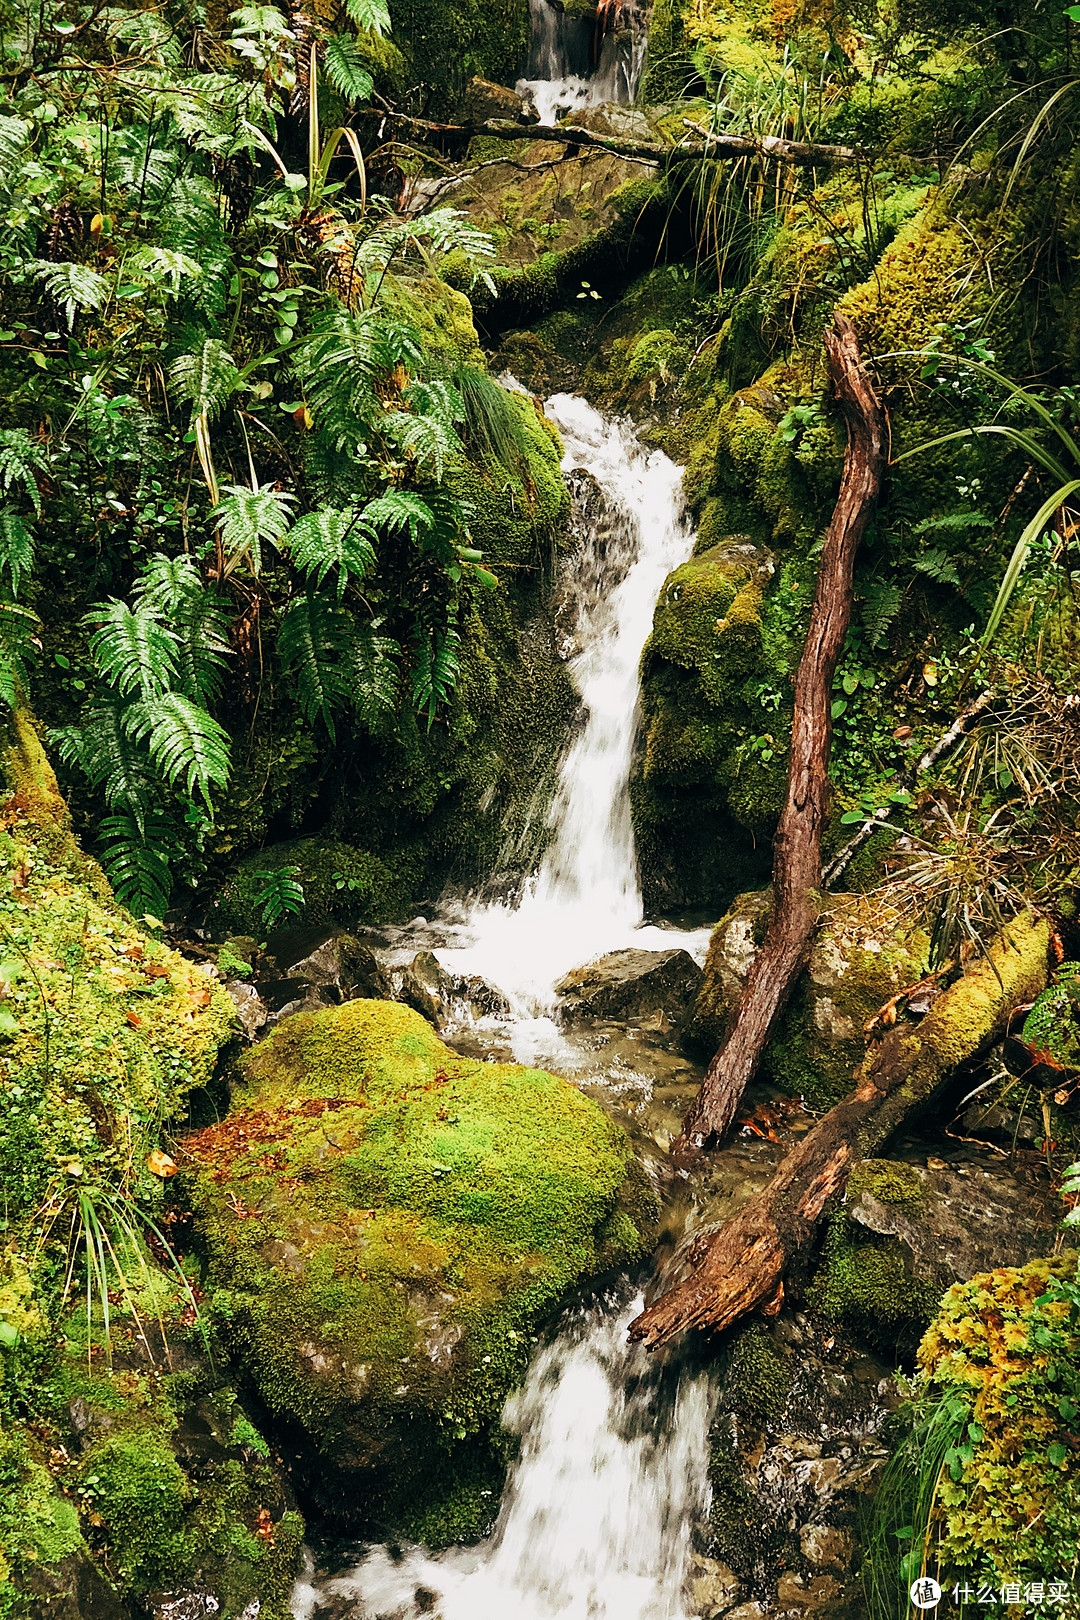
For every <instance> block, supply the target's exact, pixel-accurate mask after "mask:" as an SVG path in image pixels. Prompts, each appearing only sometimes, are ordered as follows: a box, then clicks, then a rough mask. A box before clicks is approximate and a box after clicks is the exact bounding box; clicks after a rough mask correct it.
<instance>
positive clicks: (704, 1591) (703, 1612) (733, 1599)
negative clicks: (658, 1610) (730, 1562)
mask: <svg viewBox="0 0 1080 1620" xmlns="http://www.w3.org/2000/svg"><path fill="white" fill-rule="evenodd" d="M694 1568H695V1570H697V1571H699V1572H700V1573H697V1574H695V1576H694V1579H693V1580H692V1581H691V1583H690V1602H691V1605H692V1607H693V1610H694V1613H695V1615H699V1616H700V1620H717V1617H718V1616H720V1615H726V1614H727V1613H728V1611H729V1610H730V1609H731V1608H732V1607H733V1606H734V1605H735V1604H736V1603H737V1602H738V1601H739V1580H738V1576H737V1575H736V1574H735V1572H734V1571H733V1570H730V1569H729V1568H728V1567H727V1565H726V1564H721V1563H719V1562H718V1561H717V1560H716V1559H715V1558H695V1560H694Z"/></svg>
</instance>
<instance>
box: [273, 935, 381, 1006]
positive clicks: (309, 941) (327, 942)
mask: <svg viewBox="0 0 1080 1620" xmlns="http://www.w3.org/2000/svg"><path fill="white" fill-rule="evenodd" d="M265 960H266V962H267V965H268V966H272V969H273V972H272V974H271V975H268V977H273V978H276V979H303V980H306V981H307V983H308V984H311V985H315V986H317V987H318V988H319V989H320V990H322V991H324V992H328V996H327V1000H326V1002H325V1004H326V1005H330V1004H333V1003H335V1002H339V1001H350V1000H352V999H353V998H354V997H356V996H367V997H371V998H372V999H373V1000H376V1001H379V1000H385V999H387V998H388V997H389V995H390V986H389V984H388V982H387V979H386V976H385V974H384V973H383V971H382V968H381V967H380V966H379V963H378V960H377V958H376V956H375V953H374V951H372V950H371V949H370V947H369V946H367V945H362V944H361V943H360V941H359V940H357V939H354V938H353V937H352V935H351V934H347V933H345V931H344V929H341V928H335V927H333V926H328V927H322V928H281V929H278V930H277V931H276V932H275V933H273V934H271V935H270V938H269V939H268V940H267V943H266V958H265Z"/></svg>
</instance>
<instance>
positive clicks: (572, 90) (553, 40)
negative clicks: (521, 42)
mask: <svg viewBox="0 0 1080 1620" xmlns="http://www.w3.org/2000/svg"><path fill="white" fill-rule="evenodd" d="M529 14H530V18H531V23H532V37H531V43H530V46H529V61H528V66H527V67H526V70H525V77H524V78H523V79H519V80H518V82H517V84H516V86H515V89H516V90H517V93H518V95H519V96H524V95H528V96H531V97H532V100H533V104H534V105H535V107H536V111H537V113H538V114H539V118H540V122H541V123H542V124H554V123H555V122H556V120H557V119H558V118H561V117H564V116H565V115H566V114H567V113H572V112H579V111H581V110H582V109H583V108H585V107H596V106H599V105H600V104H601V103H602V102H611V101H617V102H623V103H624V104H625V103H629V102H632V101H633V99H634V97H635V95H636V94H637V87H638V81H639V80H640V78H641V70H642V68H643V67H644V64H645V43H646V31H645V27H644V24H643V22H642V19H641V18H640V17H639V16H638V15H637V13H636V8H635V7H634V6H633V4H631V5H629V6H628V7H627V12H626V21H627V22H628V24H629V26H625V27H621V28H617V29H614V30H612V31H611V32H609V33H608V34H606V35H605V36H604V39H603V41H602V43H601V46H600V53H599V60H598V61H597V62H596V63H595V64H594V63H592V61H591V59H590V58H591V47H592V33H593V24H592V23H591V22H586V21H583V20H582V21H574V20H573V19H568V18H567V17H566V16H565V14H564V13H563V12H560V11H556V9H555V7H554V6H553V5H550V4H549V3H548V0H529Z"/></svg>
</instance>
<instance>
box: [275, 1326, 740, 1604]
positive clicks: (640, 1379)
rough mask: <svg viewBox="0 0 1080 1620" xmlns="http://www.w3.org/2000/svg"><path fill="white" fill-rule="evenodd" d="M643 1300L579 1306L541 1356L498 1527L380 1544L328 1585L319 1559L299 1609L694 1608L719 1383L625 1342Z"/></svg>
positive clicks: (513, 1409) (514, 1414)
mask: <svg viewBox="0 0 1080 1620" xmlns="http://www.w3.org/2000/svg"><path fill="white" fill-rule="evenodd" d="M640 1308H641V1300H640V1299H637V1300H635V1301H634V1303H633V1304H632V1305H630V1306H629V1307H627V1308H625V1309H622V1310H619V1309H618V1308H617V1307H612V1305H610V1304H608V1305H607V1306H604V1305H600V1306H597V1307H595V1308H594V1309H593V1310H591V1311H589V1312H582V1313H581V1314H580V1315H579V1316H578V1318H577V1319H575V1320H572V1321H570V1322H569V1323H567V1324H565V1325H564V1328H563V1331H562V1333H561V1335H560V1337H559V1338H558V1339H557V1340H556V1341H555V1342H554V1343H553V1344H550V1345H547V1346H546V1347H544V1348H543V1349H541V1350H540V1351H539V1352H538V1354H537V1355H536V1356H535V1358H534V1360H533V1362H532V1365H531V1367H530V1369H529V1373H528V1377H527V1379H526V1381H525V1384H524V1385H523V1387H522V1389H521V1390H520V1391H519V1392H518V1393H517V1394H515V1395H513V1396H511V1398H510V1400H509V1401H508V1402H507V1406H506V1409H505V1412H504V1414H503V1423H504V1426H505V1427H506V1428H507V1429H508V1430H509V1431H510V1432H511V1433H512V1434H516V1435H518V1436H519V1437H520V1441H521V1451H520V1454H519V1456H518V1459H517V1461H516V1462H515V1463H514V1465H513V1467H512V1468H511V1471H510V1477H509V1480H508V1482H507V1487H506V1492H505V1494H504V1497H503V1502H502V1508H501V1510H500V1513H499V1517H498V1521H497V1523H496V1525H495V1528H494V1530H493V1531H492V1533H491V1535H490V1536H489V1537H488V1539H487V1540H486V1541H484V1542H482V1543H481V1544H480V1545H479V1546H477V1547H473V1548H452V1549H451V1550H450V1551H448V1552H446V1553H441V1554H437V1555H433V1554H429V1553H426V1552H424V1551H423V1549H420V1548H416V1549H413V1550H412V1551H409V1552H406V1553H405V1554H404V1556H398V1557H394V1556H393V1555H392V1554H391V1553H390V1552H389V1551H388V1550H387V1549H386V1548H385V1547H373V1548H369V1549H368V1550H367V1551H366V1552H365V1554H364V1556H363V1557H362V1558H361V1559H360V1561H359V1563H358V1564H356V1566H355V1567H354V1568H352V1569H350V1570H349V1571H347V1572H346V1573H345V1574H341V1575H338V1576H336V1577H334V1578H333V1579H331V1580H328V1581H326V1582H325V1583H323V1584H322V1585H321V1586H320V1585H317V1584H316V1583H315V1582H314V1580H313V1566H312V1570H311V1572H309V1573H308V1575H307V1576H306V1577H304V1578H302V1579H301V1580H300V1581H299V1582H298V1583H297V1586H296V1588H295V1590H294V1592H293V1600H292V1607H293V1614H294V1615H295V1616H296V1620H313V1617H314V1616H315V1615H316V1612H317V1610H318V1608H319V1607H320V1606H321V1605H322V1604H327V1605H332V1607H333V1609H334V1612H335V1613H336V1614H338V1615H341V1614H344V1615H346V1616H349V1617H350V1620H413V1617H414V1616H419V1615H422V1614H429V1615H434V1616H437V1617H438V1620H554V1617H556V1616H557V1617H558V1620H689V1611H688V1609H687V1607H686V1605H685V1598H684V1592H685V1588H686V1584H687V1575H688V1569H689V1562H690V1554H691V1544H692V1537H693V1531H694V1526H695V1524H696V1523H697V1522H698V1521H699V1519H700V1517H701V1516H702V1514H703V1513H704V1512H705V1511H706V1509H707V1505H708V1477H707V1469H708V1461H709V1440H708V1431H709V1415H710V1414H709V1406H710V1397H709V1385H708V1380H707V1378H706V1377H705V1376H704V1375H702V1374H697V1375H688V1374H684V1375H683V1376H682V1377H681V1378H679V1379H677V1381H675V1387H674V1389H672V1388H670V1387H667V1386H670V1385H671V1383H672V1378H671V1375H670V1373H666V1372H665V1371H664V1369H663V1368H662V1366H659V1365H658V1364H657V1362H656V1360H655V1358H650V1357H649V1356H647V1355H646V1354H645V1352H644V1351H642V1350H641V1349H640V1347H638V1346H629V1345H628V1344H627V1342H626V1329H627V1325H628V1323H629V1322H630V1319H631V1318H632V1316H633V1315H634V1314H636V1312H637V1311H638V1310H639V1309H640Z"/></svg>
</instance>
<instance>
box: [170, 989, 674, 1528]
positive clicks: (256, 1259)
mask: <svg viewBox="0 0 1080 1620" xmlns="http://www.w3.org/2000/svg"><path fill="white" fill-rule="evenodd" d="M244 1069H245V1079H244V1085H243V1087H242V1088H241V1089H240V1091H239V1092H238V1093H237V1095H236V1097H235V1100H234V1105H233V1112H232V1114H231V1115H230V1117H229V1118H228V1119H226V1120H225V1121H224V1122H223V1124H222V1125H221V1126H220V1127H212V1128H210V1129H208V1130H205V1131H202V1132H199V1133H197V1134H196V1135H195V1136H194V1137H191V1138H189V1139H188V1143H187V1150H188V1153H189V1155H190V1156H191V1161H192V1162H193V1163H195V1164H196V1165H199V1166H201V1167H202V1168H201V1169H199V1170H197V1171H194V1172H192V1173H190V1174H189V1175H188V1176H187V1178H186V1185H187V1191H188V1195H189V1197H190V1199H191V1202H192V1205H193V1208H194V1210H195V1214H196V1220H197V1223H198V1225H199V1228H200V1230H201V1232H202V1234H203V1238H204V1241H205V1243H206V1245H207V1250H208V1256H209V1264H210V1278H211V1281H212V1283H213V1284H214V1285H215V1286H216V1287H217V1289H218V1290H219V1295H218V1300H217V1310H218V1313H219V1315H220V1316H221V1317H222V1319H223V1320H225V1321H226V1322H227V1330H228V1332H229V1334H230V1335H231V1336H232V1338H233V1340H234V1343H235V1344H236V1346H237V1348H238V1350H239V1353H240V1354H242V1356H243V1357H244V1361H245V1365H246V1366H247V1369H248V1372H249V1375H250V1376H251V1377H252V1378H253V1379H254V1381H255V1383H256V1385H257V1387H258V1389H259V1391H260V1394H261V1396H262V1398H263V1400H264V1401H265V1402H266V1404H267V1405H268V1406H269V1408H270V1410H271V1411H272V1412H274V1413H275V1414H277V1415H278V1416H279V1417H284V1418H288V1419H289V1420H291V1421H292V1422H297V1423H299V1424H301V1425H302V1426H303V1428H304V1429H305V1430H306V1431H307V1434H308V1437H309V1443H310V1444H311V1446H312V1447H313V1448H315V1449H316V1450H317V1452H318V1454H319V1455H320V1457H321V1459H322V1461H321V1463H320V1465H319V1466H320V1468H322V1469H323V1471H324V1472H325V1473H326V1477H327V1479H328V1480H329V1479H331V1478H332V1477H333V1476H334V1474H335V1471H344V1472H346V1473H347V1472H349V1471H350V1470H352V1469H356V1468H361V1467H362V1468H364V1469H365V1471H366V1477H367V1478H368V1479H369V1482H370V1486H371V1491H372V1499H371V1501H369V1502H368V1503H367V1504H366V1505H362V1506H361V1507H360V1508H359V1510H354V1511H360V1512H364V1511H368V1512H374V1511H375V1498H378V1500H379V1501H380V1502H381V1503H382V1510H383V1511H387V1512H392V1513H393V1514H395V1515H396V1516H397V1517H398V1518H399V1519H400V1518H401V1516H402V1514H403V1513H404V1512H405V1511H406V1509H405V1503H406V1500H407V1498H408V1496H409V1493H410V1491H415V1485H416V1480H417V1479H419V1478H421V1477H423V1475H424V1473H425V1470H426V1469H430V1468H431V1467H434V1466H435V1465H436V1463H437V1461H438V1459H439V1457H441V1456H443V1455H444V1454H446V1453H447V1452H448V1450H449V1449H451V1448H452V1447H453V1446H454V1444H455V1442H459V1441H462V1440H465V1439H467V1438H468V1437H470V1436H479V1437H481V1438H483V1437H484V1436H485V1435H487V1434H488V1432H489V1431H490V1430H491V1428H492V1426H493V1425H494V1424H495V1423H496V1421H497V1418H498V1414H499V1411H500V1410H501V1407H502V1403H503V1401H504V1399H505V1396H506V1393H507V1390H508V1389H509V1387H510V1386H511V1384H512V1383H513V1381H514V1380H515V1379H516V1378H517V1377H518V1376H519V1375H520V1373H521V1371H522V1370H523V1367H524V1364H525V1361H526V1358H527V1354H528V1346H529V1342H530V1335H531V1334H532V1332H533V1331H534V1329H535V1327H536V1325H537V1324H538V1322H539V1321H540V1320H541V1319H542V1317H543V1315H544V1314H545V1313H546V1312H547V1311H549V1310H550V1309H551V1308H552V1307H553V1306H554V1304H555V1303H556V1302H557V1300H558V1299H559V1298H561V1297H562V1296H563V1295H564V1294H565V1292H566V1290H567V1289H568V1288H570V1287H571V1286H572V1285H573V1284H574V1283H575V1282H576V1281H577V1280H578V1279H579V1278H581V1277H583V1276H587V1275H590V1274H592V1273H594V1272H596V1271H597V1270H599V1269H601V1268H602V1267H603V1266H607V1265H614V1264H620V1263H625V1261H626V1260H627V1259H628V1258H631V1257H633V1256H635V1255H637V1254H640V1253H641V1252H643V1249H644V1248H645V1246H646V1244H647V1242H648V1230H649V1229H648V1228H647V1227H646V1226H645V1225H644V1221H645V1220H646V1219H647V1218H648V1219H650V1220H651V1219H652V1218H654V1217H655V1205H654V1203H653V1201H652V1199H651V1198H650V1197H649V1196H648V1194H647V1189H646V1188H644V1187H643V1186H642V1184H641V1181H640V1177H639V1176H638V1177H631V1179H630V1181H629V1184H628V1179H627V1171H628V1164H629V1149H628V1146H627V1143H626V1139H625V1137H624V1136H623V1134H622V1132H621V1131H620V1130H619V1129H618V1127H616V1126H615V1125H614V1124H613V1123H612V1122H611V1121H609V1120H608V1119H607V1118H606V1117H605V1116H604V1115H603V1114H602V1112H601V1111H600V1110H599V1109H598V1108H597V1107H596V1106H595V1105H594V1104H593V1103H592V1102H590V1101H589V1100H588V1099H586V1098H585V1097H583V1096H582V1095H581V1094H580V1093H579V1092H577V1091H576V1090H575V1089H574V1088H573V1087H571V1086H569V1085H568V1084H567V1083H566V1082H565V1081H562V1080H558V1079H556V1078H554V1077H553V1076H551V1075H548V1074H544V1073H542V1072H541V1071H538V1070H533V1069H523V1068H519V1067H517V1066H514V1065H508V1064H496V1063H476V1062H470V1061H466V1060H464V1059H460V1058H456V1057H454V1056H453V1054H452V1053H451V1052H450V1051H449V1049H448V1048H446V1047H445V1046H444V1045H443V1044H442V1042H440V1041H439V1040H438V1038H437V1037H436V1036H435V1035H434V1033H433V1032H432V1030H431V1028H430V1026H429V1025H428V1024H427V1023H426V1022H425V1021H424V1020H423V1019H422V1018H421V1017H420V1016H419V1014H417V1013H414V1012H412V1011H411V1010H410V1009H409V1008H405V1007H402V1006H399V1005H397V1004H394V1003H384V1002H373V1001H354V1002H349V1003H346V1004H345V1005H344V1006H343V1007H341V1008H336V1009H332V1010H331V1011H328V1012H326V1013H319V1014H315V1015H311V1016H308V1015H301V1016H299V1017H296V1018H293V1019H290V1020H289V1021H288V1023H287V1024H285V1025H283V1026H281V1027H280V1028H279V1029H278V1030H275V1032H274V1034H273V1035H272V1036H271V1037H270V1038H269V1039H268V1040H267V1041H265V1042H263V1043H262V1044H261V1045H260V1046H259V1047H257V1048H256V1049H255V1050H254V1051H253V1052H252V1053H251V1054H249V1056H248V1057H247V1058H246V1059H245V1065H244ZM238 1209H239V1211H240V1213H237V1211H238ZM247 1211H250V1212H251V1214H248V1213H245V1212H247ZM256 1212H257V1213H256ZM639 1222H640V1223H642V1224H639ZM406 1438H407V1441H408V1444H407V1445H405V1441H406ZM388 1448H389V1449H388ZM402 1448H403V1449H402ZM384 1452H385V1453H386V1455H387V1458H389V1456H390V1455H393V1456H394V1463H393V1466H392V1467H391V1466H390V1465H389V1462H388V1461H387V1462H385V1463H384V1462H383V1461H382V1457H383V1454H384ZM326 1488H329V1487H326ZM483 1488H485V1489H486V1488H487V1487H486V1486H485V1487H483ZM433 1511H434V1509H433ZM440 1511H441V1509H440Z"/></svg>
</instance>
